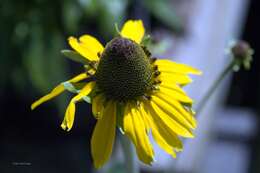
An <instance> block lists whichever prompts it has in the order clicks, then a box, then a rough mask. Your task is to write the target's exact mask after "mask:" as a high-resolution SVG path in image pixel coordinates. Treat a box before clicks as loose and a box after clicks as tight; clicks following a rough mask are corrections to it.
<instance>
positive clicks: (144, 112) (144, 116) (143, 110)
mask: <svg viewBox="0 0 260 173" xmlns="http://www.w3.org/2000/svg"><path fill="white" fill-rule="evenodd" d="M139 107H140V108H139V109H140V115H141V116H142V119H143V122H144V125H145V129H146V133H147V134H149V131H150V128H151V127H150V124H149V120H148V119H147V115H146V114H147V113H146V111H145V108H144V104H143V103H141V104H140V106H139Z"/></svg>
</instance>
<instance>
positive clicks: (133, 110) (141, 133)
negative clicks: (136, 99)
mask: <svg viewBox="0 0 260 173" xmlns="http://www.w3.org/2000/svg"><path fill="white" fill-rule="evenodd" d="M123 124H124V125H123V126H124V132H125V134H126V135H127V136H128V137H129V138H130V139H131V141H132V142H133V143H134V145H135V148H136V152H137V155H138V157H139V159H140V160H141V161H142V162H144V163H146V164H151V163H152V161H153V157H154V152H153V148H152V145H151V143H150V141H149V138H148V135H147V133H146V129H145V124H144V122H143V119H142V117H141V115H140V112H139V110H138V108H137V107H136V106H134V105H132V104H130V103H129V104H127V106H126V110H125V115H124V120H123Z"/></svg>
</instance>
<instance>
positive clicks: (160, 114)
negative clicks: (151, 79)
mask: <svg viewBox="0 0 260 173" xmlns="http://www.w3.org/2000/svg"><path fill="white" fill-rule="evenodd" d="M153 99H154V98H153V97H152V101H151V107H152V108H153V109H152V111H154V114H151V115H157V117H155V118H154V119H157V120H158V121H159V120H160V121H161V122H163V123H164V124H165V125H166V126H168V127H169V128H171V129H172V130H173V131H174V132H175V133H176V134H178V135H180V136H183V137H187V138H192V137H194V136H193V134H192V132H191V130H190V129H189V128H188V127H187V126H185V125H184V124H183V123H180V122H179V121H177V120H176V119H173V118H172V116H171V115H169V113H170V112H169V111H167V110H165V109H162V107H159V106H158V105H157V104H156V103H155V102H154V101H153Z"/></svg>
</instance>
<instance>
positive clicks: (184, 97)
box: [158, 87, 193, 104]
mask: <svg viewBox="0 0 260 173" xmlns="http://www.w3.org/2000/svg"><path fill="white" fill-rule="evenodd" d="M158 93H163V94H166V95H167V96H168V97H170V98H171V99H175V100H178V101H180V102H183V103H188V104H192V103H193V100H192V99H191V98H189V97H188V96H187V95H186V94H183V93H181V92H179V91H176V90H173V89H169V88H164V87H160V90H159V92H158Z"/></svg>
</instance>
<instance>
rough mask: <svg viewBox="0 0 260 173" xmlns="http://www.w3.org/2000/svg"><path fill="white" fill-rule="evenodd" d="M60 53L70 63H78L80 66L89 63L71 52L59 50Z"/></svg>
mask: <svg viewBox="0 0 260 173" xmlns="http://www.w3.org/2000/svg"><path fill="white" fill-rule="evenodd" d="M61 53H62V54H63V55H64V56H65V57H67V58H69V59H70V60H72V61H75V62H79V63H81V64H89V63H90V61H89V60H88V59H86V58H84V57H83V56H81V55H80V54H79V53H77V52H75V51H72V50H61Z"/></svg>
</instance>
